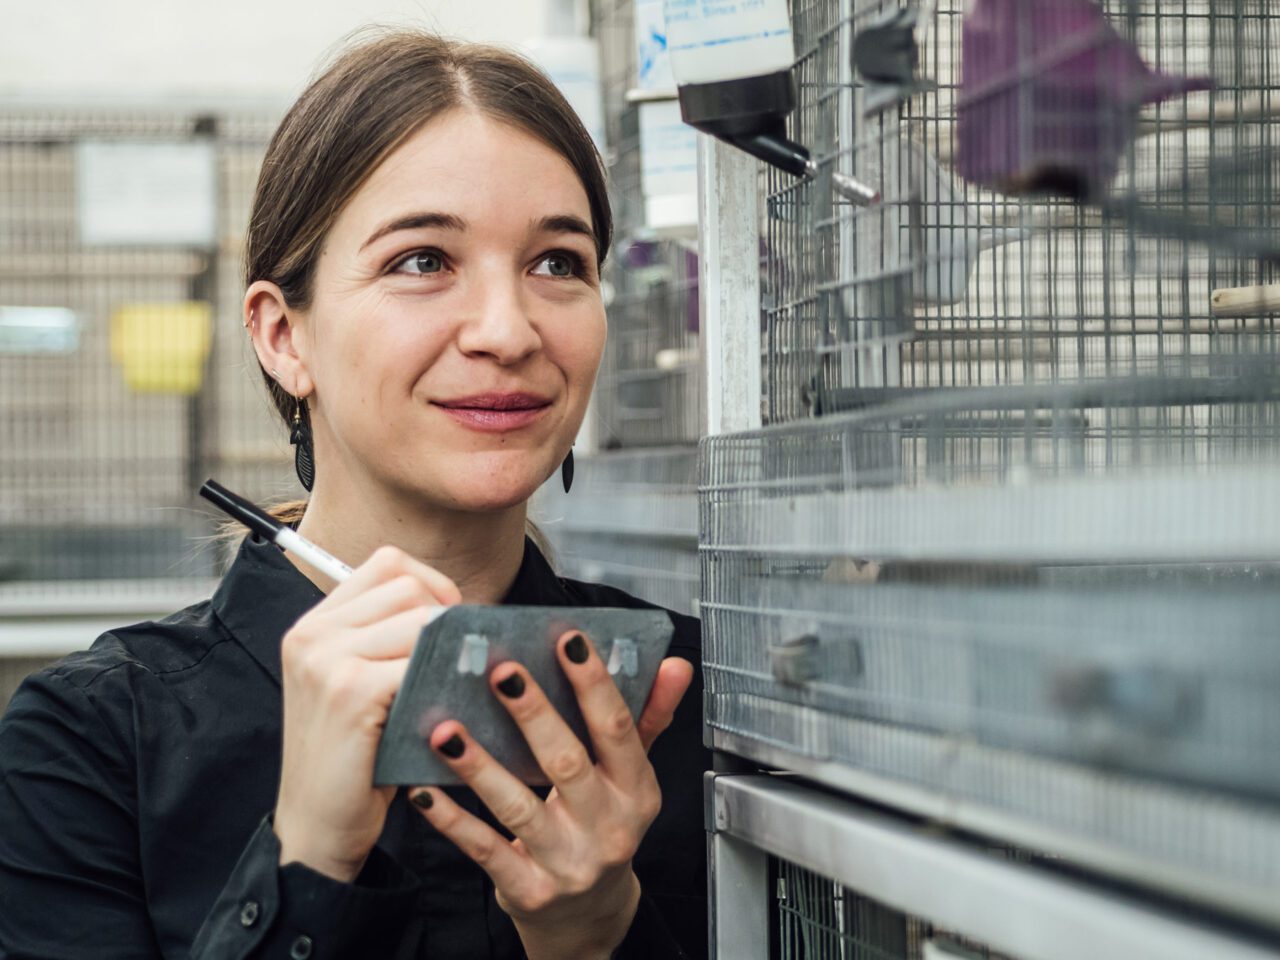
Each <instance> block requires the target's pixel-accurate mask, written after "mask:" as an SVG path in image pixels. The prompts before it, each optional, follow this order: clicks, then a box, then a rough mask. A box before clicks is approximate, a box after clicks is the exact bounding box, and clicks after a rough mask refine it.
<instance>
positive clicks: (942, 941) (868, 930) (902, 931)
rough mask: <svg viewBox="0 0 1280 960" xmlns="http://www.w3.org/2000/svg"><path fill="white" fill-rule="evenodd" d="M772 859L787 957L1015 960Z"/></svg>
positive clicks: (777, 913) (776, 903)
mask: <svg viewBox="0 0 1280 960" xmlns="http://www.w3.org/2000/svg"><path fill="white" fill-rule="evenodd" d="M772 863H773V869H774V872H775V874H776V876H777V881H776V892H775V901H774V909H775V917H776V922H777V928H778V942H779V951H778V956H780V957H782V958H784V960H1011V958H1009V957H1008V955H1006V954H1003V953H999V952H996V951H994V950H991V949H990V948H988V947H986V946H985V945H983V944H980V943H976V942H974V941H972V940H970V939H967V938H965V937H962V936H960V935H958V934H956V933H954V932H951V931H947V930H942V929H938V928H936V927H935V926H934V925H933V924H931V923H930V922H929V921H927V920H924V919H922V918H920V917H915V916H911V915H910V914H906V913H903V912H901V911H899V910H895V909H893V908H892V907H888V906H885V905H884V904H882V903H880V902H878V901H876V900H873V899H871V898H870V897H866V896H863V895H861V894H859V893H857V892H856V891H854V890H850V889H848V888H846V887H844V886H842V885H841V884H839V883H837V882H835V881H833V880H829V879H828V878H826V877H823V876H822V875H821V874H817V873H814V872H813V871H812V870H807V869H805V868H804V867H801V866H798V865H797V864H794V863H791V862H790V861H787V860H780V859H776V858H775V859H774V860H773V861H772Z"/></svg>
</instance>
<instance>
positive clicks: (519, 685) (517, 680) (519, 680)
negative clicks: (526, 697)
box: [497, 673, 524, 700]
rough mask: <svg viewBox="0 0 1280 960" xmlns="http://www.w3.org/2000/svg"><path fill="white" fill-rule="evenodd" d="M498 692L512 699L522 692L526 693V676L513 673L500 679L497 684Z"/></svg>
mask: <svg viewBox="0 0 1280 960" xmlns="http://www.w3.org/2000/svg"><path fill="white" fill-rule="evenodd" d="M497 687H498V692H499V693H501V694H502V695H503V696H504V697H507V698H509V699H511V700H514V699H516V697H518V696H520V694H522V693H524V677H522V676H520V674H518V673H513V674H512V675H511V676H509V677H507V679H505V680H502V681H499V683H498V684H497Z"/></svg>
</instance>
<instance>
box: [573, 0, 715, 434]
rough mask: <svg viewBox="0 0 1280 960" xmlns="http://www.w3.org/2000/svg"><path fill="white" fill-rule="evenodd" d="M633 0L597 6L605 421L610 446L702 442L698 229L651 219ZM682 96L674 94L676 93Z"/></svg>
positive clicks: (599, 401)
mask: <svg viewBox="0 0 1280 960" xmlns="http://www.w3.org/2000/svg"><path fill="white" fill-rule="evenodd" d="M635 7H636V4H635V3H634V2H633V0H595V2H593V3H592V5H591V9H592V22H593V32H594V34H595V36H596V37H597V39H598V42H599V44H600V57H601V76H602V78H603V84H604V91H603V93H604V103H605V120H606V137H607V139H608V143H607V145H606V149H605V153H606V161H607V163H608V168H609V181H610V188H611V189H610V197H611V199H612V202H613V213H614V225H615V238H616V239H615V246H614V251H613V254H612V255H611V257H610V263H609V267H608V270H607V271H606V280H607V287H606V295H607V298H608V299H607V306H608V313H609V339H608V343H607V345H606V347H605V356H604V361H603V363H602V365H601V369H600V374H599V377H598V379H597V387H596V394H595V416H596V424H597V426H596V429H597V436H598V437H599V441H598V442H599V446H601V447H602V448H604V449H613V448H622V447H636V446H648V447H652V446H672V445H676V444H693V443H696V442H697V440H698V436H699V433H700V430H699V427H700V421H699V417H700V407H699V391H700V389H701V370H700V366H699V364H698V287H697V284H698V256H697V239H696V232H695V231H694V229H693V228H692V226H690V227H689V228H687V229H683V230H681V229H662V230H655V229H654V228H652V227H651V226H650V225H649V224H648V223H647V222H646V203H645V183H644V179H643V170H642V162H643V156H642V142H641V138H642V135H647V134H648V133H649V131H647V130H645V129H643V127H644V117H645V116H646V110H647V109H648V108H649V107H650V106H652V105H653V104H652V103H651V102H642V101H638V100H637V99H636V98H634V97H628V93H629V91H631V90H633V88H635V86H636V78H637V62H636V60H637V53H636V50H637V46H636V38H635V12H636V11H635ZM673 93H674V91H673Z"/></svg>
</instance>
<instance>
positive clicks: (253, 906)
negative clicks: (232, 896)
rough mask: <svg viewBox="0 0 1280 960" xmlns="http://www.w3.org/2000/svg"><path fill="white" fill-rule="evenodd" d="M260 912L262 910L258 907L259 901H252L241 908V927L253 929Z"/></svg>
mask: <svg viewBox="0 0 1280 960" xmlns="http://www.w3.org/2000/svg"><path fill="white" fill-rule="evenodd" d="M259 912H260V908H259V907H258V901H257V900H250V901H248V902H247V903H245V905H244V906H243V907H241V908H240V926H242V927H252V926H253V925H254V924H255V923H257V922H258V913H259Z"/></svg>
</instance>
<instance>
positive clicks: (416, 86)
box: [244, 30, 613, 522]
mask: <svg viewBox="0 0 1280 960" xmlns="http://www.w3.org/2000/svg"><path fill="white" fill-rule="evenodd" d="M458 107H462V108H467V109H472V110H476V111H478V112H480V113H481V114H483V115H485V116H487V117H490V118H492V119H494V120H497V121H500V122H503V123H508V124H511V125H512V126H514V127H516V128H518V129H520V130H522V131H524V132H525V133H528V134H530V135H531V136H533V137H536V138H537V139H538V140H541V141H542V142H543V143H545V144H546V145H547V146H549V147H551V148H552V149H553V150H555V151H556V152H557V153H559V154H560V155H561V156H563V157H564V158H565V160H567V161H568V162H569V164H570V166H572V167H573V169H574V171H575V172H576V173H577V175H578V177H579V179H580V180H581V181H582V186H583V188H584V189H585V190H586V193H587V201H588V203H589V204H590V207H591V225H592V229H593V231H594V233H595V244H596V257H597V259H598V261H599V262H600V263H601V264H603V262H604V259H605V257H606V255H607V254H608V252H609V244H610V241H611V240H612V234H613V218H612V215H611V213H610V210H609V199H608V191H607V187H606V182H605V172H604V166H603V164H602V162H601V159H600V155H599V153H598V151H597V150H596V147H595V144H594V143H593V142H592V140H591V136H590V134H588V133H587V130H586V128H585V127H584V126H583V125H582V121H581V120H579V119H578V115H577V114H576V113H575V112H574V110H573V108H572V107H571V106H570V105H569V103H568V101H567V100H565V98H564V96H563V95H562V94H561V93H560V91H559V90H557V89H556V87H555V85H554V84H553V83H552V82H551V80H550V79H548V77H547V76H546V74H544V73H543V72H542V71H541V70H540V69H539V68H538V67H537V66H535V65H534V64H533V63H531V62H530V61H528V60H526V59H525V58H523V57H521V56H519V55H518V54H515V53H512V52H510V51H507V50H503V49H501V48H498V47H493V46H487V45H484V44H475V43H465V42H461V41H457V40H449V39H445V38H443V37H438V36H435V35H433V34H430V33H425V32H421V31H414V30H397V31H395V32H385V33H381V34H379V35H376V36H374V37H373V38H372V39H368V40H364V41H362V42H359V43H357V44H356V45H355V46H352V47H350V48H348V49H347V50H345V51H344V52H343V53H341V54H340V55H339V56H338V57H337V59H335V60H334V61H333V62H332V63H331V64H330V65H329V66H328V67H327V68H326V69H325V70H324V71H323V72H322V73H321V74H320V75H319V76H318V77H317V78H316V79H315V80H314V81H313V82H312V83H311V85H310V86H308V87H307V89H306V90H305V91H304V92H303V94H302V95H301V96H300V97H299V98H298V100H297V102H295V103H294V105H293V106H292V107H291V108H290V109H289V112H288V113H286V114H285V117H284V119H283V120H282V121H281V123H280V126H279V127H278V128H277V129H276V132H275V134H274V135H273V136H272V138H271V143H270V144H269V145H268V147H267V152H266V156H265V158H264V159H263V162H262V172H261V173H260V174H259V176H258V186H257V190H256V191H255V193H254V198H253V208H252V211H251V213H250V217H249V230H248V236H247V239H246V242H245V264H244V279H245V285H246V286H248V285H250V284H252V283H254V282H256V281H258V280H269V281H271V282H272V283H274V284H276V285H277V286H278V287H279V288H280V290H281V292H282V294H283V295H284V299H285V302H286V303H287V304H288V305H289V306H292V307H299V308H305V307H307V306H308V305H309V304H310V302H311V296H312V293H313V281H314V279H315V267H316V261H317V257H318V254H319V252H320V247H321V245H322V244H323V242H324V238H325V236H326V235H327V234H328V232H329V229H330V228H331V227H332V226H333V223H334V221H335V220H336V219H337V217H338V214H339V213H340V212H341V211H342V209H343V207H345V206H346V204H347V202H348V201H349V200H350V199H351V197H352V196H353V195H354V194H355V193H356V191H357V190H359V189H360V187H361V186H362V185H363V184H364V182H365V180H367V179H368V177H369V176H370V175H371V174H372V173H373V171H374V170H375V169H376V168H377V167H378V165H379V164H380V163H382V161H383V160H384V159H385V158H386V157H387V155H388V154H390V153H391V152H392V151H393V150H395V149H396V148H397V147H398V146H400V145H401V144H402V143H404V142H405V140H407V139H408V138H409V137H410V136H412V135H413V134H414V133H415V132H417V130H418V129H420V128H421V127H422V126H423V124H425V123H427V122H429V121H430V120H432V119H433V118H435V117H437V116H439V115H440V114H442V113H444V112H445V111H447V110H451V109H454V108H458ZM263 379H264V381H265V383H266V385H267V389H268V391H269V392H270V394H271V399H272V401H273V402H274V403H275V407H276V409H277V410H278V411H279V412H280V415H281V417H283V418H284V420H285V422H286V424H287V423H288V422H289V421H290V420H291V418H292V416H293V413H294V409H295V401H294V399H293V397H292V396H291V395H290V394H289V393H288V392H287V391H286V390H285V389H284V387H283V386H282V385H281V384H279V383H277V382H276V381H275V380H273V379H272V378H271V376H270V375H269V374H267V372H266V371H265V370H264V371H263ZM305 506H306V504H305V502H302V501H299V502H296V503H291V504H285V505H283V506H282V507H280V508H277V509H276V511H274V512H275V513H276V515H277V516H278V517H279V518H280V519H282V520H285V521H286V522H293V521H296V520H297V519H299V518H300V517H301V515H302V511H303V509H304V508H305Z"/></svg>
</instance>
